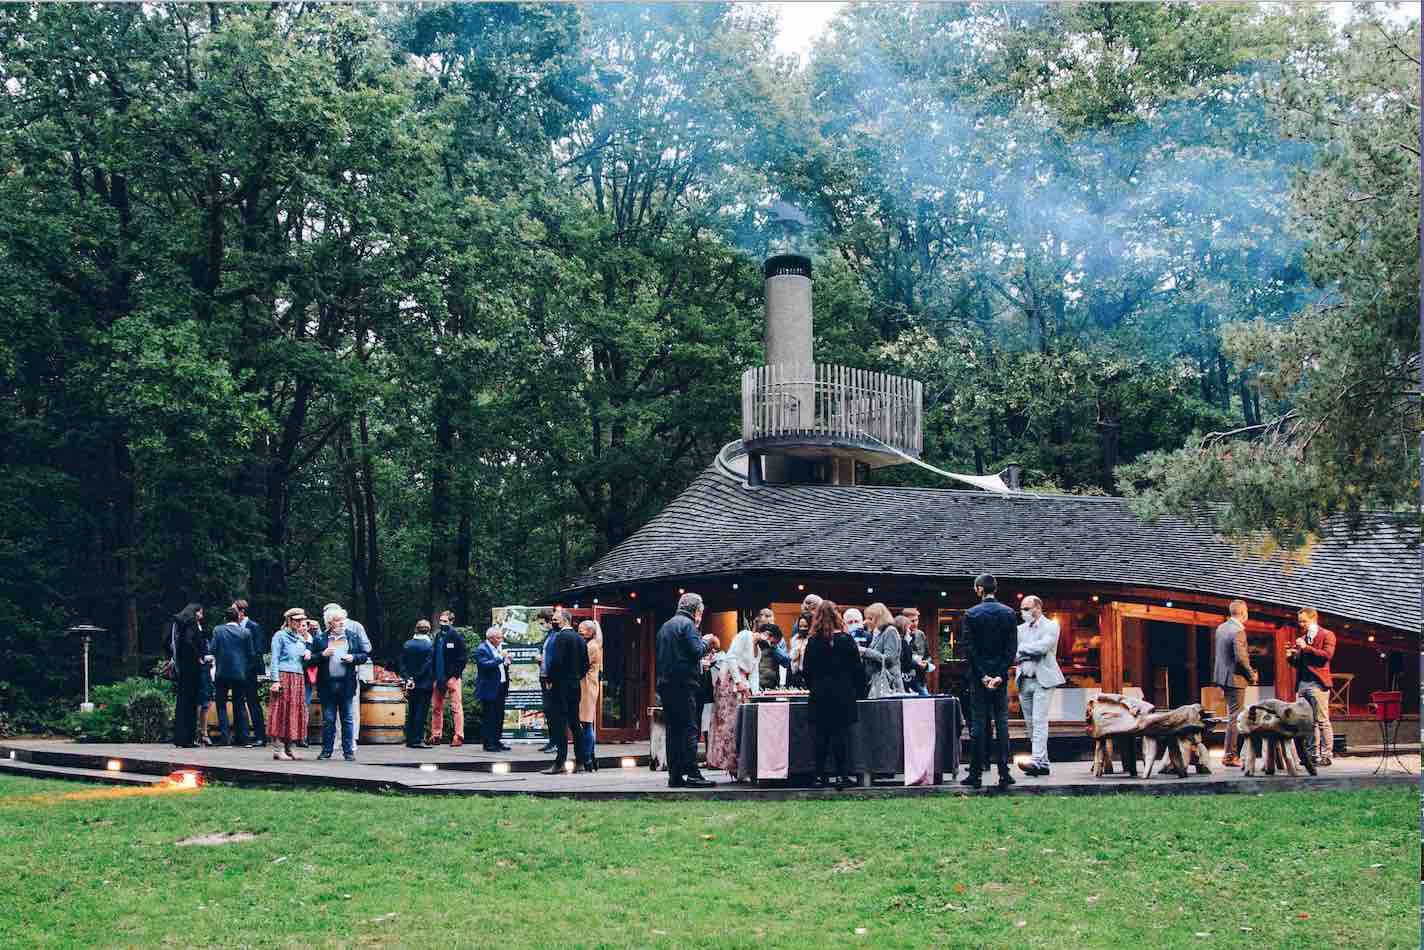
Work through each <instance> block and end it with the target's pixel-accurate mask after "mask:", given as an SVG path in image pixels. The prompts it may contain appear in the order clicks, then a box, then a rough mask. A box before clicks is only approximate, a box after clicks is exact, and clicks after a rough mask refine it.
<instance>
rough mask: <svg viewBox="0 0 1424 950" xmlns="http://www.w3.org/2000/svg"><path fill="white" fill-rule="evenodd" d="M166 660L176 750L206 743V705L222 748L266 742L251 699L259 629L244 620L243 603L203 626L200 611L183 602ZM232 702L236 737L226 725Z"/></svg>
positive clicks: (254, 699) (257, 668)
mask: <svg viewBox="0 0 1424 950" xmlns="http://www.w3.org/2000/svg"><path fill="white" fill-rule="evenodd" d="M168 658H169V660H170V662H171V663H172V667H171V669H172V674H171V675H172V679H173V683H174V688H175V689H174V692H175V702H174V721H173V744H174V745H176V746H179V747H181V748H194V747H196V746H199V745H212V740H211V738H209V736H208V731H207V728H206V726H205V723H206V722H207V716H208V707H209V705H211V704H212V703H213V702H214V701H216V702H217V704H218V710H217V712H218V729H219V730H220V732H221V743H222V744H223V745H240V746H262V745H264V744H266V739H267V732H266V719H265V717H264V716H263V714H262V703H261V701H260V700H259V699H258V696H257V680H258V676H259V675H260V674H261V672H262V628H261V627H260V626H258V624H257V622H256V621H255V620H253V619H252V618H251V617H249V616H247V601H246V600H235V601H233V602H232V604H231V605H229V606H228V608H227V611H226V617H225V621H224V623H222V624H220V625H219V626H217V627H216V628H214V629H213V630H212V631H211V632H209V631H207V630H205V629H204V628H203V607H202V605H201V604H188V605H187V606H186V607H184V608H183V609H182V610H180V611H178V613H176V614H174V615H173V622H172V625H171V626H170V628H169V641H168ZM229 700H230V701H231V702H232V709H233V718H234V719H235V720H236V727H237V733H236V735H235V736H234V734H233V732H232V728H231V726H232V724H231V723H229V721H228V702H229Z"/></svg>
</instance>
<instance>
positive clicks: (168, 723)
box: [63, 676, 173, 742]
mask: <svg viewBox="0 0 1424 950" xmlns="http://www.w3.org/2000/svg"><path fill="white" fill-rule="evenodd" d="M93 699H94V711H93V712H92V713H81V712H72V713H70V714H69V715H68V716H66V717H65V719H64V724H63V731H64V732H67V733H68V734H70V735H72V736H74V737H75V738H76V739H78V740H79V741H80V742H159V741H162V740H163V739H165V738H167V737H168V735H169V732H170V730H171V727H172V723H173V684H172V683H170V682H169V681H168V680H164V679H156V678H153V677H149V676H131V677H129V678H128V679H126V680H120V681H119V682H117V683H110V684H108V685H105V686H96V687H95V688H94V693H93Z"/></svg>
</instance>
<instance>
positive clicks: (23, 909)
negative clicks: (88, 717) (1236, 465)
mask: <svg viewBox="0 0 1424 950" xmlns="http://www.w3.org/2000/svg"><path fill="white" fill-rule="evenodd" d="M78 792H85V793H86V794H82V795H80V794H76V793H78ZM91 792H92V793H91ZM99 792H103V793H104V794H98V793H99ZM123 792H127V790H107V789H102V790H88V789H85V788H84V787H83V786H78V785H74V784H71V783H61V782H51V781H43V780H38V779H23V778H14V777H0V908H3V911H2V912H0V943H3V944H4V945H6V946H26V947H33V946H80V945H89V946H92V945H102V946H140V945H142V946H155V945H159V946H162V945H170V946H185V947H186V946H198V945H227V946H292V945H316V946H351V945H367V944H369V945H381V946H415V945H446V944H449V943H451V942H452V941H453V942H454V943H455V944H458V945H473V946H500V947H507V946H556V945H564V946H580V947H597V946H629V945H633V946H649V945H653V946H666V947H678V948H682V947H698V946H752V945H768V946H796V947H803V946H807V945H814V944H819V945H831V946H842V945H864V946H871V945H873V946H875V947H877V948H879V947H901V946H903V947H923V946H928V945H938V946H976V947H983V946H990V947H999V946H1011V945H1012V946H1016V947H1017V946H1030V947H1035V946H1043V947H1107V946H1113V947H1134V948H1143V950H1145V948H1154V950H1155V948H1160V947H1187V946H1190V947H1193V948H1200V947H1209V946H1238V947H1276V946H1312V947H1314V946H1331V947H1345V946H1348V947H1394V946H1399V947H1404V946H1409V947H1413V946H1417V941H1418V926H1419V924H1418V917H1417V913H1418V905H1417V893H1416V891H1415V886H1416V885H1415V881H1414V877H1413V875H1414V862H1415V859H1416V858H1417V856H1418V850H1417V849H1418V843H1417V840H1416V834H1417V825H1416V824H1415V819H1416V817H1417V812H1416V808H1417V807H1418V802H1419V800H1418V796H1417V795H1416V794H1414V793H1412V792H1411V791H1409V790H1408V789H1403V790H1388V791H1358V792H1292V793H1280V794H1271V795H1265V796H1244V795H1228V796H1190V797H1162V798H1149V797H1129V796H1122V797H1095V798H1071V799H1070V798H1049V797H1041V796H1034V797H1026V796H1025V797H1017V798H1016V797H1012V796H1011V797H1008V798H995V799H983V798H979V799H960V798H955V797H934V798H929V797H927V798H914V799H873V800H872V799H855V798H850V797H847V798H845V799H842V800H835V801H811V802H772V803H753V802H695V801H676V800H671V801H645V802H644V801H639V802H578V801H549V800H538V799H527V798H508V799H479V798H438V797H407V796H397V795H372V794H361V793H354V792H341V791H301V792H297V791H263V790H254V789H239V788H231V787H210V788H206V789H203V790H201V791H198V792H173V793H168V794H158V795H154V794H122V793H123ZM244 834H251V835H254V836H255V837H253V838H250V839H244V840H239V841H233V842H230V843H223V844H212V845H209V846H179V844H178V842H180V841H183V840H185V839H190V838H193V837H195V836H222V837H215V838H214V839H212V840H223V838H225V837H226V836H232V835H244ZM1020 922H1022V925H1020ZM858 929H863V931H864V932H863V933H857V930H858ZM1201 934H1205V935H1206V936H1200V935H1201Z"/></svg>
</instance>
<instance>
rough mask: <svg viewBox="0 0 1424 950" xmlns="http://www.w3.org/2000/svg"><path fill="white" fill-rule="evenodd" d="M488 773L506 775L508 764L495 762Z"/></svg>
mask: <svg viewBox="0 0 1424 950" xmlns="http://www.w3.org/2000/svg"><path fill="white" fill-rule="evenodd" d="M490 771H491V772H493V773H494V774H495V775H508V774H509V763H508V762H496V763H495V764H494V765H492V766H490Z"/></svg>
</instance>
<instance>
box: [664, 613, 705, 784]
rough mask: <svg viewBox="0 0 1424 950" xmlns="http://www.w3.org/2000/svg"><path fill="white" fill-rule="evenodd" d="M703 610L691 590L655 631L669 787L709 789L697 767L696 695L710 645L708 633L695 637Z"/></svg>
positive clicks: (698, 729)
mask: <svg viewBox="0 0 1424 950" xmlns="http://www.w3.org/2000/svg"><path fill="white" fill-rule="evenodd" d="M702 610H703V605H702V597H701V596H700V595H698V594H694V593H692V592H690V591H689V592H688V593H685V594H683V595H682V597H680V598H679V599H678V602H677V613H675V614H673V616H672V617H671V618H669V619H668V620H667V621H666V622H665V623H664V624H663V625H662V626H661V627H659V628H658V636H657V643H656V649H657V672H658V682H657V686H658V701H659V702H661V703H662V706H663V724H664V727H665V729H666V731H667V759H668V788H711V787H712V785H713V782H711V781H710V780H708V779H707V778H705V777H703V775H702V770H701V769H699V768H698V767H697V734H698V733H699V732H700V731H701V726H702V724H701V722H700V721H699V719H700V717H699V716H698V714H697V690H698V686H699V685H700V683H701V678H702V677H701V672H702V657H703V656H704V655H705V654H706V653H707V649H708V644H709V643H711V641H712V640H713V636H712V634H710V633H709V634H706V635H703V636H699V635H698V632H697V627H698V625H699V624H700V623H702Z"/></svg>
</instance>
